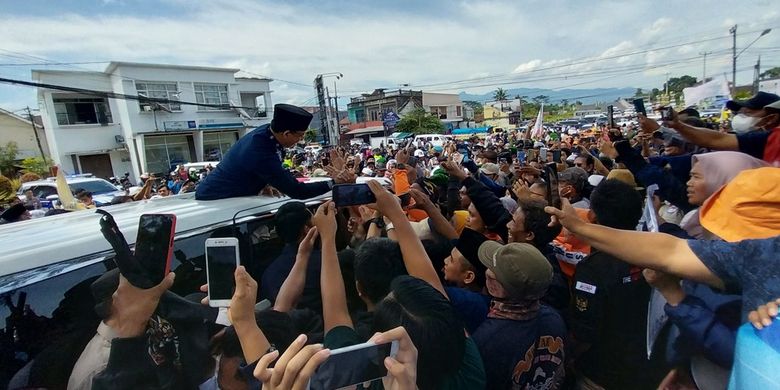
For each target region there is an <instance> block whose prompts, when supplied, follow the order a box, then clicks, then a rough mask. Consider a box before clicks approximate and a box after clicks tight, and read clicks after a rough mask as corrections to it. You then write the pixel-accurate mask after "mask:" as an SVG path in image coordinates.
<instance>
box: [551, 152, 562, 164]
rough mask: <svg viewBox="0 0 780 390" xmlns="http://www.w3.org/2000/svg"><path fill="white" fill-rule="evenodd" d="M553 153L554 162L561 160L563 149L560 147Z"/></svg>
mask: <svg viewBox="0 0 780 390" xmlns="http://www.w3.org/2000/svg"><path fill="white" fill-rule="evenodd" d="M552 153H553V162H556V163H558V162H561V151H560V149H555V150H553V151H552Z"/></svg>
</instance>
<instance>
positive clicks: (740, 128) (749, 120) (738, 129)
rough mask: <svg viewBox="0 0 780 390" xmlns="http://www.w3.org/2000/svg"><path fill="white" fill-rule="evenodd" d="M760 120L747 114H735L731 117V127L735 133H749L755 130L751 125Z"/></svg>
mask: <svg viewBox="0 0 780 390" xmlns="http://www.w3.org/2000/svg"><path fill="white" fill-rule="evenodd" d="M760 120H761V118H756V117H753V116H747V115H745V114H737V115H736V116H734V118H731V128H732V129H733V130H734V132H735V133H737V134H745V133H749V132H751V131H753V130H756V129H755V128H754V127H753V126H755V124H756V123H758V121H760Z"/></svg>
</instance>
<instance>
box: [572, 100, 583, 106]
mask: <svg viewBox="0 0 780 390" xmlns="http://www.w3.org/2000/svg"><path fill="white" fill-rule="evenodd" d="M574 105H575V106H581V105H582V102H581V101H579V100H577V101H576V102H574Z"/></svg>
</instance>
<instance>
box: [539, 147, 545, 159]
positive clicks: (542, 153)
mask: <svg viewBox="0 0 780 390" xmlns="http://www.w3.org/2000/svg"><path fill="white" fill-rule="evenodd" d="M539 159H540V160H542V161H547V148H540V149H539Z"/></svg>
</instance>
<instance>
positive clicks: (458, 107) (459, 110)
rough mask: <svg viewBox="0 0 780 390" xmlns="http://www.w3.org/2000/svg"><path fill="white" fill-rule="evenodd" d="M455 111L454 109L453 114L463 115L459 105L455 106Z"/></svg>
mask: <svg viewBox="0 0 780 390" xmlns="http://www.w3.org/2000/svg"><path fill="white" fill-rule="evenodd" d="M455 111H456V112H455V116H457V117H462V116H463V111H462V109H461V107H460V106H455Z"/></svg>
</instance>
